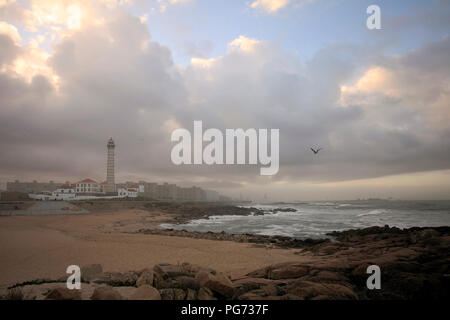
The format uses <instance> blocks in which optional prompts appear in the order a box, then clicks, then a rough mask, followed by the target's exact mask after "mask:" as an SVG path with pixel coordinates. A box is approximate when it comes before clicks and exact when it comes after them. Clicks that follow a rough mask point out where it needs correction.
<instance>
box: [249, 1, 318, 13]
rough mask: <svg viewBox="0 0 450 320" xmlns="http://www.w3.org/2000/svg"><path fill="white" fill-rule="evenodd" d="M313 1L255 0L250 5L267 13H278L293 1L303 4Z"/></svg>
mask: <svg viewBox="0 0 450 320" xmlns="http://www.w3.org/2000/svg"><path fill="white" fill-rule="evenodd" d="M313 1H314V0H253V2H251V3H250V7H251V8H253V9H258V10H261V11H264V12H266V13H276V12H278V11H279V10H281V9H283V8H285V7H287V6H289V5H290V4H293V3H296V4H297V5H303V4H307V3H311V2H313Z"/></svg>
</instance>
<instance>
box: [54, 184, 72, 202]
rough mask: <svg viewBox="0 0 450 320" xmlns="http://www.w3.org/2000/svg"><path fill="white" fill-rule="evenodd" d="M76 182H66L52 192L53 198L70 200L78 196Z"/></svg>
mask: <svg viewBox="0 0 450 320" xmlns="http://www.w3.org/2000/svg"><path fill="white" fill-rule="evenodd" d="M76 188H77V186H76V184H65V185H62V186H61V187H60V188H58V189H56V190H55V191H53V192H52V198H54V199H61V200H70V199H74V198H75V197H76Z"/></svg>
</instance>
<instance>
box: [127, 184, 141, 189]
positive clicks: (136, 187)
mask: <svg viewBox="0 0 450 320" xmlns="http://www.w3.org/2000/svg"><path fill="white" fill-rule="evenodd" d="M128 188H133V189H138V188H139V186H138V185H137V184H133V185H132V186H128Z"/></svg>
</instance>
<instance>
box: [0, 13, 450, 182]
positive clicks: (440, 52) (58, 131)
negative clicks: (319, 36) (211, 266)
mask: <svg viewBox="0 0 450 320" xmlns="http://www.w3.org/2000/svg"><path fill="white" fill-rule="evenodd" d="M0 37H1V38H0V46H1V48H2V50H1V51H0V52H1V56H0V62H1V61H3V60H1V59H4V61H5V63H9V62H10V61H11V59H12V58H13V57H15V55H17V54H18V53H17V52H16V51H14V50H15V49H14V43H12V42H11V41H12V40H11V39H9V38H8V37H7V36H5V35H1V36H0ZM2 39H3V40H2ZM245 39H247V38H243V39H241V40H242V41H244V42H245V41H248V42H249V46H245V45H244V44H243V43H241V44H240V45H239V44H236V43H235V44H230V46H229V48H228V50H227V52H226V53H224V55H223V56H221V57H217V58H216V59H215V60H214V61H213V60H211V61H209V62H208V63H207V65H205V66H200V65H198V64H195V63H193V64H191V65H189V66H188V67H187V68H185V69H181V68H179V67H178V66H176V65H175V64H174V63H173V61H172V57H171V52H170V50H169V49H168V48H167V47H164V46H161V45H160V44H158V43H156V42H154V41H152V40H151V37H150V34H149V33H148V31H147V29H146V27H145V26H144V25H143V24H142V23H140V21H139V19H138V18H135V17H133V16H131V15H128V14H126V13H124V12H121V11H118V12H117V13H116V14H114V15H112V16H111V17H108V19H107V20H106V23H105V24H104V25H100V26H97V27H91V28H90V29H88V30H82V31H79V32H76V33H74V34H73V35H72V36H69V37H66V38H64V39H63V40H62V41H61V42H60V43H58V44H57V45H56V46H55V48H54V54H53V56H52V57H51V59H50V60H49V64H50V65H51V66H52V68H53V70H54V72H55V73H56V74H57V75H58V76H59V77H60V82H59V89H58V90H56V89H55V88H53V86H52V85H51V83H50V81H49V80H48V79H46V78H45V77H43V76H36V77H34V78H33V80H32V81H31V82H27V81H25V80H23V79H21V78H18V77H14V76H12V75H11V74H9V73H6V72H5V73H1V74H0V95H1V97H2V98H1V102H0V103H1V108H0V150H2V153H1V156H0V168H1V172H0V174H1V175H2V176H4V177H8V179H12V178H14V177H20V178H22V179H23V178H24V177H26V176H31V175H32V174H33V172H34V173H38V174H39V175H40V176H42V177H45V178H51V177H53V176H67V177H68V178H70V177H73V178H74V179H75V178H82V177H86V176H91V177H93V178H97V179H102V178H103V177H104V163H105V159H104V157H105V149H106V148H105V143H106V140H107V139H108V138H109V137H110V136H112V137H114V139H115V141H116V144H117V169H118V177H119V178H120V177H123V179H125V178H128V177H136V179H139V178H141V179H148V180H151V179H159V181H163V180H168V181H169V180H171V181H176V182H183V181H184V182H185V181H192V182H194V183H196V184H199V185H203V186H207V187H216V186H217V187H222V188H223V187H228V188H236V187H240V186H243V185H244V184H245V183H247V182H250V183H251V182H255V183H258V184H268V183H272V182H274V181H277V180H278V181H279V180H285V181H291V182H296V181H338V180H348V179H356V178H370V177H378V176H384V175H390V174H398V173H405V172H415V171H425V170H436V169H448V168H450V152H449V148H450V139H449V138H450V134H449V131H448V130H447V129H446V128H445V126H444V125H442V123H441V122H439V119H448V118H449V110H448V101H449V100H448V98H449V93H448V84H449V78H448V75H449V74H450V73H449V71H450V70H449V65H450V63H449V62H450V61H449V56H448V49H449V43H450V40H449V39H448V38H445V39H442V40H441V41H438V42H436V43H432V44H430V45H428V46H425V47H424V48H419V49H417V50H416V51H414V52H411V53H408V54H405V55H404V56H401V57H395V58H391V57H385V56H382V55H381V53H380V52H377V51H374V50H373V48H363V47H359V46H354V45H346V44H333V45H329V46H327V47H325V48H324V49H323V50H321V51H319V52H318V53H317V54H316V55H315V57H313V58H312V59H311V60H309V61H302V60H301V59H300V58H299V56H298V55H297V54H296V53H295V52H290V51H286V50H284V49H282V48H280V47H278V46H277V45H276V44H274V43H270V42H264V41H259V42H258V41H257V42H252V41H250V40H251V39H247V40H245ZM377 66H381V67H383V68H384V69H386V70H388V72H389V74H392V76H391V77H392V79H393V80H392V86H393V87H394V89H395V94H387V93H386V92H383V90H382V89H383V88H381V89H380V90H378V91H377V90H372V89H371V88H369V89H367V90H366V88H363V89H361V88H358V87H357V85H356V84H357V83H358V80H359V79H361V78H363V77H364V75H365V72H366V71H367V70H369V69H371V68H374V67H377ZM418 75H420V78H421V79H423V80H422V81H421V80H420V78H418ZM342 85H347V86H349V87H354V88H355V89H354V90H353V91H351V93H350V94H349V96H348V97H347V98H348V100H349V101H350V102H351V103H349V104H348V105H345V106H343V105H342V104H341V102H340V99H341V95H342V92H341V86H342ZM193 120H202V121H203V125H204V128H205V129H206V128H210V127H214V128H219V129H222V130H224V129H225V128H239V127H241V128H269V129H270V128H279V129H280V164H281V167H280V171H279V173H278V175H277V176H275V177H272V178H269V179H267V178H264V177H260V176H259V166H248V167H245V166H244V167H242V166H241V167H239V166H213V167H209V166H201V167H198V166H175V165H173V164H172V163H171V161H170V150H171V147H172V143H171V142H170V134H171V130H172V129H174V128H173V124H177V123H178V124H179V125H180V126H182V127H186V128H188V129H189V130H192V121H193ZM311 146H315V147H318V146H320V147H323V148H324V150H323V151H322V152H321V154H320V157H316V156H314V155H313V154H312V153H311V152H310V150H309V147H311Z"/></svg>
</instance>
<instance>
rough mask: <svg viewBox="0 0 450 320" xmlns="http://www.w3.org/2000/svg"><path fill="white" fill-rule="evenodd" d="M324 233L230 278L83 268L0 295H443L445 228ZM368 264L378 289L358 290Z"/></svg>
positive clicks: (156, 269)
mask: <svg viewBox="0 0 450 320" xmlns="http://www.w3.org/2000/svg"><path fill="white" fill-rule="evenodd" d="M147 232H148V231H147ZM168 232H169V231H168ZM219 235H220V234H219ZM331 235H332V236H333V237H334V238H335V239H336V241H334V242H331V241H322V242H318V243H313V244H310V243H305V244H304V245H303V246H301V245H300V243H299V244H298V247H299V248H302V250H299V251H298V252H297V254H298V255H300V256H301V255H305V256H306V255H308V257H309V258H312V259H309V260H308V261H309V262H299V261H292V262H285V263H278V264H274V265H269V266H265V267H262V268H260V269H257V270H254V271H252V272H249V273H248V274H246V275H245V276H244V277H240V278H238V279H233V278H231V277H229V276H228V275H227V274H223V273H220V272H217V271H216V270H212V269H210V268H208V267H204V266H198V265H195V264H192V263H189V262H185V263H182V264H177V265H173V264H172V265H171V264H165V263H161V264H157V265H154V266H150V267H149V268H147V269H143V270H139V271H128V272H122V273H118V272H104V271H103V269H102V267H101V265H88V266H85V267H83V268H82V271H81V274H82V281H83V283H82V289H81V290H69V289H67V288H66V287H65V281H66V276H62V277H60V278H58V279H37V280H34V281H29V282H26V283H20V284H16V285H14V286H12V287H10V288H9V289H8V290H7V291H5V292H3V293H2V294H1V296H2V298H3V299H37V300H39V299H56V300H66V299H69V300H73V299H86V300H87V299H93V300H122V299H131V300H139V299H145V300H160V299H162V300H215V299H219V300H224V299H225V300H264V299H268V300H304V299H306V300H310V299H311V300H330V299H339V300H340V299H352V300H354V299H358V300H366V299H407V300H409V299H448V298H449V297H450V270H449V266H450V264H449V262H450V250H449V249H450V227H436V228H410V229H403V230H401V229H398V228H395V227H394V228H390V227H389V226H385V227H371V228H365V229H360V230H348V231H343V232H333V233H332V234H331ZM222 236H224V235H222ZM227 236H229V235H227ZM227 236H224V237H227ZM268 240H270V239H268ZM258 241H259V240H258ZM283 241H285V240H283ZM283 241H282V242H283ZM249 242H250V241H249ZM369 265H378V266H379V267H380V269H381V279H382V280H381V289H380V290H369V289H367V287H366V280H367V277H368V276H369V275H368V274H367V272H366V269H367V267H368V266H369Z"/></svg>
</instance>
